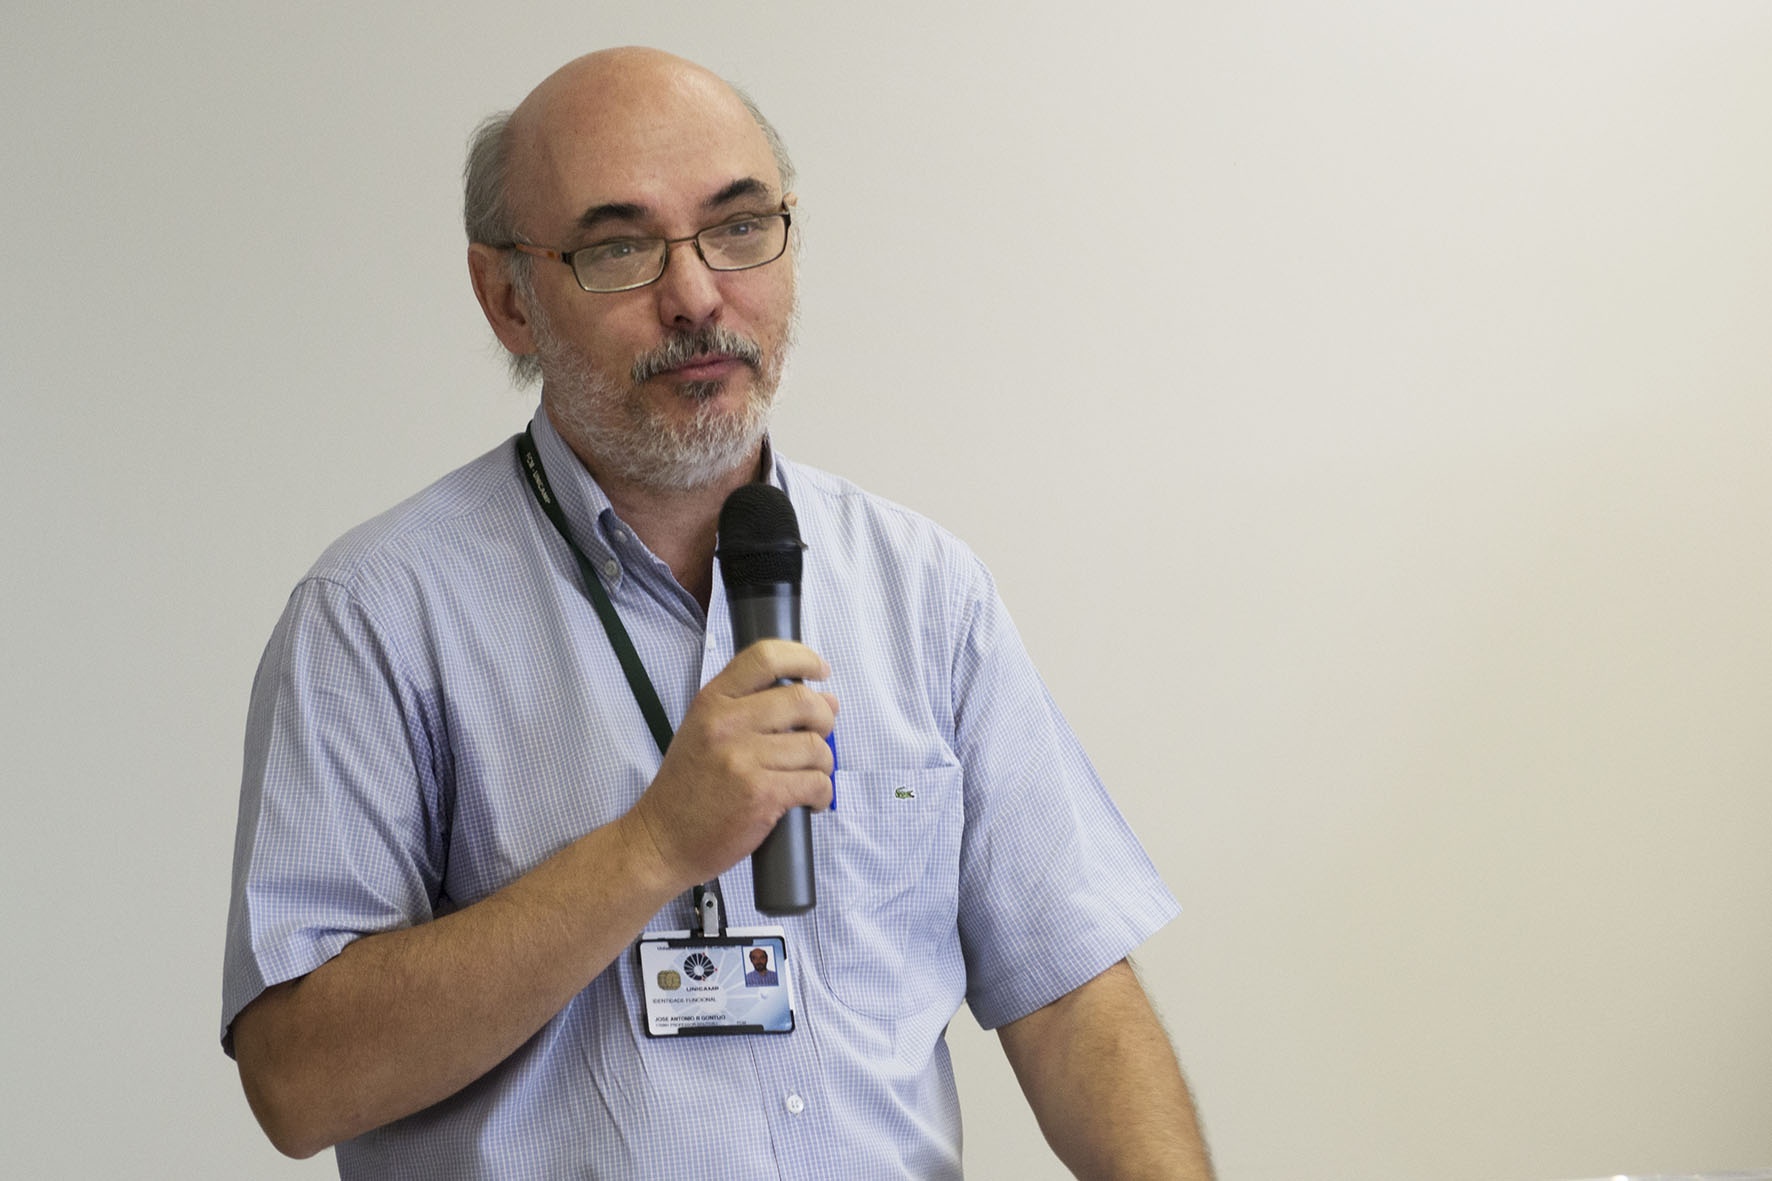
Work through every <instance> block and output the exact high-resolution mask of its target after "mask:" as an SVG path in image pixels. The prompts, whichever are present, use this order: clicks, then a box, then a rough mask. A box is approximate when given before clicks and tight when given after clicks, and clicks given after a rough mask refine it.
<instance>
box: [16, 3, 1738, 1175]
mask: <svg viewBox="0 0 1772 1181" xmlns="http://www.w3.org/2000/svg"><path fill="white" fill-rule="evenodd" d="M0 27H3V28H4V33H0V112H4V117H3V118H0V213H3V220H0V224H3V225H4V226H5V230H6V234H5V240H4V243H3V244H0V257H4V260H5V261H4V272H3V273H4V275H5V282H4V284H3V285H0V389H3V390H4V406H5V412H4V420H3V421H4V447H5V454H6V462H5V463H4V464H3V465H0V522H3V523H4V530H5V534H4V538H3V539H0V542H3V546H4V548H3V551H0V552H3V553H4V554H5V561H4V565H3V567H0V596H3V598H0V636H3V637H4V659H3V661H0V693H3V697H0V726H3V727H4V732H3V741H4V748H3V749H4V756H5V758H4V768H5V769H4V771H3V772H0V775H3V777H4V778H3V782H4V798H5V804H6V808H5V820H4V822H3V823H0V887H3V888H4V894H3V896H4V897H5V898H6V899H7V906H6V907H5V918H4V920H3V921H4V933H5V951H4V961H3V962H4V965H5V966H4V968H0V989H3V992H4V995H3V996H0V1033H3V1036H4V1049H3V1052H0V1061H3V1063H4V1065H3V1066H0V1172H4V1173H5V1174H7V1175H9V1176H18V1177H32V1178H36V1177H99V1176H118V1177H121V1176H129V1177H168V1178H171V1177H177V1178H211V1177H213V1178H238V1177H261V1176H262V1177H272V1176H283V1175H294V1174H296V1173H301V1174H303V1175H306V1176H322V1175H327V1174H328V1173H329V1172H330V1169H331V1165H330V1154H328V1155H327V1156H326V1157H323V1158H321V1159H320V1160H319V1161H317V1162H312V1163H308V1164H303V1165H296V1164H291V1163H288V1162H284V1161H282V1160H281V1158H279V1157H277V1156H276V1155H275V1154H274V1153H273V1152H272V1150H271V1149H270V1148H269V1147H268V1146H266V1145H265V1144H264V1143H263V1142H262V1141H261V1140H260V1138H259V1136H258V1133H257V1131H256V1129H255V1127H254V1126H253V1124H252V1122H251V1119H250V1116H249V1114H248V1112H247V1109H246V1106H245V1103H244V1101H243V1100H242V1099H241V1098H240V1096H239V1092H238V1087H237V1083H236V1081H235V1079H234V1075H233V1072H232V1069H231V1066H230V1064H229V1063H228V1062H227V1060H226V1059H224V1058H223V1057H222V1055H221V1054H220V1052H219V1050H218V1049H217V1047H216V1042H215V1030H214V1022H215V1019H216V1009H217V1005H218V999H217V998H218V992H219V985H218V982H217V976H218V962H219V958H220V948H221V935H222V925H223V916H224V913H225V907H226V899H225V893H226V888H227V878H228V862H229V851H230V844H231V841H232V835H233V824H234V796H235V788H236V782H237V775H238V757H239V743H240V734H241V730H242V722H243V717H244V711H245V704H246V693H247V687H248V683H249V680H250V678H251V675H252V670H253V667H254V665H255V663H256V661H257V658H258V653H259V649H260V646H261V645H262V644H263V642H264V640H265V638H266V636H267V635H268V633H269V630H270V627H271V624H272V622H273V621H274V619H275V617H276V615H277V612H278V610H279V608H280V606H281V604H282V601H283V599H284V597H285V595H286V593H287V591H288V589H289V587H290V586H291V584H292V583H293V581H294V580H295V579H296V578H297V577H298V576H299V575H300V573H301V572H302V571H303V569H305V567H306V566H307V564H308V563H309V562H310V561H311V560H312V558H313V557H314V556H315V555H316V554H317V553H318V552H319V550H320V548H321V547H322V546H323V545H324V544H325V543H326V542H327V541H329V540H330V539H331V538H332V537H333V536H335V535H336V534H338V533H339V532H341V531H342V530H344V529H345V528H347V527H348V526H350V525H352V524H354V523H355V522H357V521H359V520H361V519H363V518H365V517H367V516H369V515H371V514H372V513H374V512H376V511H379V510H380V509H382V508H384V507H386V506H387V505H389V504H391V503H393V502H394V501H395V500H397V499H399V498H401V497H403V496H405V495H406V494H408V493H409V492H412V491H414V490H416V489H417V488H418V487H419V486H421V485H422V484H423V483H425V482H427V481H428V480H429V479H431V478H432V477H434V476H436V475H438V474H440V473H441V472H443V471H445V470H446V469H448V468H450V467H452V466H454V465H455V464H457V463H458V462H461V461H464V460H466V459H468V458H469V457H471V456H473V455H476V454H478V453H480V452H481V451H483V450H485V449H486V448H487V447H489V446H491V445H492V444H493V443H494V442H496V441H497V440H498V439H499V438H501V437H503V436H504V435H506V434H508V433H509V432H510V431H512V430H514V429H516V428H517V427H518V425H519V424H520V423H521V422H522V421H524V420H525V418H526V417H527V415H528V413H529V410H530V404H529V401H528V399H527V398H526V397H520V396H518V395H515V394H512V393H509V392H507V390H506V388H505V386H504V383H503V377H502V371H501V368H500V366H499V363H498V359H497V357H496V356H495V355H494V354H493V352H492V350H491V347H490V336H489V334H488V333H487V332H486V331H485V329H484V327H483V325H482V324H481V321H480V317H479V313H478V311H477V309H476V308H475V306H474V303H473V300H472V298H471V296H470V294H469V290H468V286H467V282H466V275H465V267H464V265H463V261H462V255H463V247H462V243H461V235H460V230H459V228H458V220H457V205H458V196H457V188H458V185H457V176H458V171H459V167H460V157H461V153H462V147H463V144H464V141H465V138H466V136H467V133H468V131H469V129H470V128H471V127H472V126H473V124H474V123H475V122H476V121H477V120H478V118H479V117H480V116H481V115H483V114H484V113H486V112H487V111H489V110H491V109H493V108H496V107H500V106H505V105H509V104H511V103H514V102H515V101H516V100H517V99H519V98H520V97H521V96H522V95H523V93H524V92H525V91H526V90H527V89H528V87H529V86H530V85H531V84H532V83H534V82H535V81H537V80H538V79H539V78H541V77H542V76H543V75H544V74H545V73H547V72H548V71H549V70H551V69H552V68H553V67H554V66H556V65H558V64H559V63H560V62H562V61H564V60H565V59H566V58H567V57H570V56H572V55H574V54H576V53H577V52H579V51H581V50H584V49H589V48H594V47H598V46H602V45H609V44H620V43H627V42H643V43H650V44H657V45H661V46H664V47H667V48H671V49H675V50H677V51H679V52H682V53H685V54H687V55H689V56H691V57H695V58H698V59H699V60H701V61H703V62H705V63H707V64H709V65H710V66H712V67H714V68H716V69H718V70H720V71H721V72H723V73H725V74H727V75H728V76H730V77H732V78H734V79H736V80H738V81H740V82H741V83H743V84H745V85H746V86H748V87H749V88H750V89H751V90H752V91H753V93H755V94H756V96H757V97H758V98H759V99H760V100H761V101H762V103H763V104H764V106H765V108H766V109H768V110H769V111H771V112H772V114H773V116H774V117H775V119H776V120H777V122H778V123H779V125H780V126H781V128H782V130H783V132H784V133H785V135H786V136H787V138H788V141H789V144H790V146H791V147H792V148H793V150H794V152H795V154H796V157H797V161H798V163H799V165H800V168H801V171H802V174H803V180H802V183H801V185H800V192H801V194H802V196H801V206H800V208H801V209H802V210H803V211H804V219H803V224H804V228H805V234H806V241H807V249H806V253H805V264H804V272H803V292H804V305H805V326H804V332H803V341H804V344H803V348H802V351H801V352H800V354H799V357H798V359H797V361H796V363H795V365H794V366H793V368H792V370H791V372H790V376H789V394H788V402H787V404H786V407H785V409H784V414H783V419H782V422H781V425H780V429H779V432H778V439H779V441H780V444H781V446H782V447H783V448H784V450H786V451H788V452H789V453H791V454H793V455H794V456H796V457H798V458H801V459H803V460H808V461H812V462H816V463H818V464H820V465H821V466H825V467H829V468H832V469H835V470H837V471H840V472H843V473H845V474H847V475H850V476H852V477H854V478H856V479H858V480H860V481H861V482H862V483H864V484H866V485H868V486H871V487H872V488H874V489H875V490H877V491H880V492H882V493H885V494H887V495H889V496H892V497H894V498H896V499H899V500H902V501H904V502H907V503H909V504H911V505H913V506H915V507H918V508H921V509H924V510H926V511H928V512H930V513H932V514H933V515H935V516H937V517H938V518H939V519H941V520H943V521H944V522H945V523H947V524H948V525H950V526H951V527H952V528H954V529H955V530H957V531H958V532H959V533H961V534H962V535H963V536H965V537H967V538H968V539H970V540H971V541H972V542H973V543H974V545H975V546H976V547H977V548H978V549H979V550H980V552H981V553H983V555H984V556H985V557H986V559H987V560H988V561H989V562H990V563H991V564H992V565H993V567H994V569H995V570H996V572H997V574H998V575H999V577H1000V579H1001V582H1002V584H1003V587H1004V590H1005V594H1006V597H1007V598H1008V600H1009V602H1010V604H1011V607H1012V608H1013V609H1014V610H1015V611H1016V614H1017V617H1018V619H1019V621H1020V623H1021V625H1022V627H1023V629H1024V631H1025V633H1026V636H1027V639H1028V642H1029V644H1030V645H1031V647H1032V648H1033V649H1034V652H1035V655H1036V657H1037V658H1038V659H1039V660H1040V662H1041V663H1042V666H1043V668H1044V669H1045V671H1046V674H1047V676H1048V679H1049V681H1050V682H1051V684H1052V687H1053V689H1054V692H1055V693H1056V695H1057V697H1058V698H1059V700H1060V702H1061V703H1062V704H1063V705H1064V706H1065V707H1066V709H1067V711H1068V712H1069V714H1070V716H1071V718H1072V720H1073V722H1074V723H1075V724H1076V726H1077V728H1078V729H1079V730H1080V731H1081V733H1082V735H1083V737H1084V739H1085V741H1086V742H1087V744H1088V745H1089V746H1090V748H1091V749H1092V750H1093V751H1094V753H1095V755H1096V757H1097V760H1098V762H1099V764H1100V767H1101V769H1102V771H1103V773H1104V774H1105V776H1106V777H1107V779H1108V780H1109V782H1110V783H1111V784H1112V785H1113V786H1114V788H1115V791H1116V794H1117V796H1118V798H1119V799H1120V800H1121V802H1122V804H1123V806H1124V808H1125V810H1126V812H1127V813H1128V814H1129V816H1130V818H1131V819H1132V821H1133V823H1134V824H1135V826H1136V827H1137V828H1138V830H1139V831H1140V832H1141V833H1142V834H1143V835H1144V837H1145V838H1146V840H1147V842H1148V844H1149V846H1150V847H1151V849H1152V851H1153V853H1154V855H1155V857H1156V859H1157V861H1158V862H1159V864H1160V866H1161V868H1162V870H1163V871H1164V873H1165V876H1166V877H1167V879H1168V880H1169V882H1170V883H1171V885H1172V886H1173V888H1174V889H1175V890H1176V892H1177V893H1178V894H1180V895H1181V896H1182V898H1183V901H1184V903H1185V904H1186V905H1187V911H1186V913H1185V914H1184V915H1183V917H1182V918H1181V919H1180V920H1178V921H1177V922H1176V923H1175V924H1174V925H1173V926H1172V927H1170V928H1169V929H1167V930H1165V931H1164V932H1163V933H1162V934H1160V935H1159V936H1157V937H1156V938H1155V939H1154V940H1153V941H1152V942H1151V943H1150V944H1149V945H1148V947H1147V948H1146V949H1145V951H1144V953H1143V963H1144V967H1145V972H1146V975H1147V979H1148V981H1149V984H1150V987H1151V989H1152V991H1153V993H1154V995H1155V997H1156V998H1157V1000H1158V1002H1159V1004H1160V1006H1161V1008H1162V1010H1163V1012H1164V1013H1165V1015H1166V1017H1167V1019H1168V1021H1169V1023H1170V1026H1171V1028H1172V1030H1173V1033H1174V1036H1175V1039H1176V1042H1177V1043H1178V1045H1179V1046H1180V1049H1181V1053H1182V1056H1183V1058H1184V1061H1185V1063H1186V1065H1187V1067H1188V1069H1189V1071H1190V1074H1191V1076H1192V1079H1193V1081H1194V1083H1195V1085H1196V1088H1197V1090H1198V1092H1199V1096H1200V1101H1201V1104H1202V1108H1203V1111H1204V1115H1205V1119H1206V1122H1207V1125H1208V1129H1209V1132H1210V1134H1211V1138H1212V1141H1213V1145H1214V1148H1215V1151H1216V1154H1217V1157H1218V1161H1219V1165H1220V1169H1221V1172H1222V1174H1223V1177H1224V1178H1225V1179H1226V1181H1232V1179H1236V1181H1268V1179H1283V1178H1307V1177H1308V1178H1350V1179H1360V1181H1412V1179H1421V1178H1435V1179H1438V1178H1445V1179H1467V1178H1468V1179H1471V1181H1490V1179H1493V1181H1511V1179H1520V1181H1528V1179H1548V1178H1557V1177H1570V1176H1591V1175H1597V1174H1600V1173H1610V1172H1613V1171H1625V1170H1640V1171H1651V1170H1669V1171H1671V1170H1676V1169H1679V1170H1696V1169H1721V1168H1725V1167H1731V1166H1734V1167H1743V1166H1746V1165H1764V1164H1769V1163H1772V1005H1769V1004H1768V997H1769V996H1772V856H1769V855H1768V844H1769V839H1768V833H1769V832H1772V793H1769V792H1768V783H1769V779H1772V727H1769V725H1768V707H1769V706H1772V613H1769V611H1768V605H1769V604H1772V543H1769V540H1768V539H1769V538H1772V471H1769V470H1768V465H1767V464H1766V463H1765V462H1764V459H1763V456H1764V453H1765V452H1766V451H1767V449H1768V441H1769V439H1772V398H1769V397H1768V395H1769V393H1772V345H1769V342H1768V333H1767V322H1768V319H1769V317H1772V228H1769V227H1772V212H1769V211H1772V5H1767V4H1762V3H1724V2H1700V0H1689V2H1683V3H1673V2H1668V3H1647V2H1643V0H1619V2H1610V3H1598V2H1595V3H1567V2H1557V0H1551V2H1545V0H1531V2H1523V0H1500V2H1495V3H1470V4H1448V3H1426V2H1423V0H1388V2H1387V0H1350V2H1348V3H1343V4H1339V5H1320V4H1314V3H1304V2H1302V0H1301V2H1299V3H1292V4H1278V3H1253V4H1251V3H1243V4H1228V3H1224V4H1199V3H1182V4H1175V3H1156V2H1154V0H1152V2H1149V3H1137V2H1130V0H1106V2H1103V3H1093V4H1087V5H1074V4H1058V3H1053V2H1040V3H1019V4H1009V3H978V4H971V5H947V4H928V3H925V4H882V5H876V6H871V7H868V8H865V9H864V8H862V7H861V6H849V5H835V4H817V3H797V4H771V5H748V6H740V5H713V4H706V5H690V4H681V3H660V4H638V3H636V4H625V5H619V6H617V5H609V4H601V5H588V4H584V3H564V2H554V3H520V4H500V5H469V4H466V3H462V2H459V0H457V2H453V3H447V4H438V3H419V2H417V0H410V2H407V3H401V4H344V3H336V4H324V3H314V4H268V3H251V4H238V3H197V2H191V3H171V2H169V0H159V2H150V3H141V4H120V3H97V2H91V0H87V2H63V3H57V4H53V5H52V4H48V3H28V2H19V0H14V2H12V3H9V4H8V5H7V11H6V13H5V20H4V23H3V25H0ZM1080 618H1081V619H1083V620H1086V621H1087V622H1084V623H1079V619H1080ZM953 1036H954V1039H955V1041H956V1043H957V1046H958V1050H957V1053H958V1056H959V1058H960V1059H961V1070H962V1072H963V1077H964V1080H965V1082H964V1086H963V1089H964V1102H965V1106H966V1114H967V1120H968V1122H967V1127H968V1139H967V1153H968V1159H969V1161H970V1162H971V1164H972V1167H973V1170H974V1172H975V1174H976V1175H978V1176H981V1177H987V1178H988V1177H1000V1176H1016V1175H1019V1176H1023V1177H1048V1176H1055V1175H1058V1174H1059V1171H1058V1169H1057V1167H1056V1166H1055V1165H1054V1164H1053V1163H1052V1162H1051V1158H1050V1157H1049V1156H1048V1155H1047V1153H1046V1151H1045V1149H1044V1148H1043V1146H1041V1145H1040V1144H1039V1143H1038V1138H1037V1135H1036V1134H1035V1133H1034V1131H1033V1125H1032V1122H1031V1119H1030V1118H1029V1117H1028V1116H1027V1115H1026V1114H1025V1111H1024V1110H1023V1109H1022V1108H1021V1106H1020V1102H1019V1099H1018V1098H1017V1097H1015V1096H1014V1095H1013V1094H1012V1093H1010V1092H1011V1090H1012V1084H1011V1083H1010V1081H1009V1075H1008V1072H1007V1069H1006V1067H1004V1066H1003V1065H1002V1063H1001V1060H1000V1056H999V1055H997V1053H996V1050H995V1046H994V1039H988V1038H986V1037H985V1036H984V1035H980V1034H979V1033H977V1031H976V1030H975V1029H974V1028H972V1027H971V1026H970V1024H969V1021H968V1019H967V1018H965V1017H962V1018H961V1019H960V1020H958V1021H957V1022H956V1025H955V1028H954V1033H953Z"/></svg>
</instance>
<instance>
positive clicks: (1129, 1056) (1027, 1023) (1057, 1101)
mask: <svg viewBox="0 0 1772 1181" xmlns="http://www.w3.org/2000/svg"><path fill="white" fill-rule="evenodd" d="M1000 1036H1001V1038H1002V1042H1003V1048H1004V1051H1005V1053H1007V1054H1008V1056H1009V1062H1010V1065H1011V1066H1013V1067H1014V1069H1015V1075H1016V1078H1017V1080H1018V1081H1019V1082H1020V1083H1021V1087H1022V1091H1023V1092H1024V1093H1025V1094H1026V1095H1027V1097H1028V1102H1029V1104H1030V1106H1032V1108H1033V1111H1034V1116H1035V1118H1036V1119H1037V1120H1038V1121H1039V1124H1040V1130H1041V1131H1042V1132H1043V1133H1044V1134H1045V1136H1046V1140H1047V1142H1048V1143H1049V1144H1051V1146H1052V1149H1053V1151H1054V1152H1056V1153H1057V1154H1058V1157H1059V1159H1060V1160H1062V1161H1063V1162H1064V1163H1065V1164H1066V1165H1067V1166H1068V1167H1069V1168H1070V1170H1071V1171H1072V1172H1073V1173H1075V1174H1076V1175H1077V1176H1079V1177H1084V1178H1175V1179H1177V1181H1210V1178H1211V1176H1212V1167H1211V1162H1210V1160H1209V1159H1208V1157H1207V1153H1206V1145H1205V1141H1204V1139H1203V1138H1202V1137H1201V1134H1200V1129H1199V1124H1198V1121H1197V1119H1196V1117H1195V1114H1194V1106H1193V1099H1192V1097H1191V1096H1190V1095H1189V1093H1188V1088H1187V1083H1186V1082H1185V1081H1184V1080H1183V1078H1182V1075H1181V1068H1180V1066H1179V1065H1178V1064H1177V1062H1176V1059H1175V1053H1174V1051H1173V1050H1172V1049H1171V1048H1170V1045H1169V1038H1168V1036H1167V1035H1166V1034H1165V1033H1164V1031H1163V1027H1162V1025H1161V1024H1160V1023H1159V1022H1158V1021H1157V1017H1156V1014H1155V1013H1154V1012H1153V1011H1152V1010H1151V1006H1150V1001H1149V999H1148V998H1147V997H1146V996H1145V994H1144V989H1143V988H1142V986H1140V984H1139V983H1138V978H1137V977H1136V976H1135V975H1134V974H1133V972H1132V968H1131V966H1130V965H1129V964H1127V963H1126V962H1125V961H1121V962H1120V963H1118V964H1116V965H1114V966H1113V967H1112V968H1109V969H1108V970H1107V971H1106V972H1104V973H1102V974H1101V975H1100V976H1097V977H1096V978H1095V979H1094V980H1092V981H1090V982H1089V983H1087V984H1085V985H1083V986H1082V987H1081V988H1078V989H1077V990H1075V991H1074V992H1071V993H1070V994H1068V995H1066V996H1064V997H1061V998H1059V999H1058V1000H1057V1001H1055V1002H1053V1003H1052V1004H1050V1005H1048V1006H1046V1007H1045V1008H1043V1009H1039V1010H1037V1011H1035V1012H1033V1013H1030V1014H1028V1015H1027V1016H1026V1017H1024V1018H1022V1019H1021V1020H1019V1021H1014V1022H1011V1023H1010V1024H1008V1025H1006V1026H1004V1027H1003V1029H1002V1031H1001V1034H1000Z"/></svg>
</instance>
